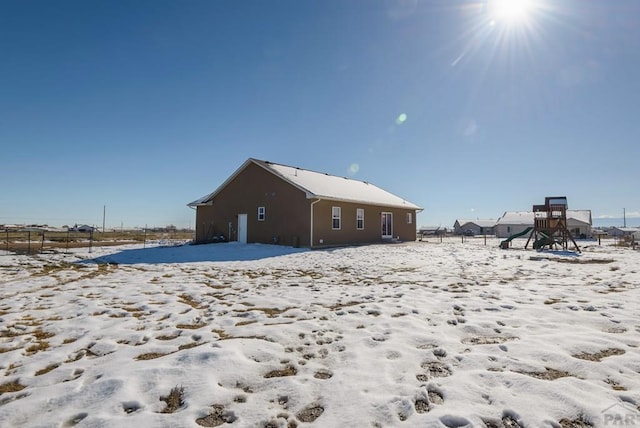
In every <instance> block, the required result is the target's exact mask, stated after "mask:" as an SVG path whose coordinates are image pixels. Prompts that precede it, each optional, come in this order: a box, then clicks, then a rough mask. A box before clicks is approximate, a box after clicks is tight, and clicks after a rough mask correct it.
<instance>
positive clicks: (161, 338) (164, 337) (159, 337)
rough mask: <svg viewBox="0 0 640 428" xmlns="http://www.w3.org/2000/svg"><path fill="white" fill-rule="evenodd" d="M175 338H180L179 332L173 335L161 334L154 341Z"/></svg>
mask: <svg viewBox="0 0 640 428" xmlns="http://www.w3.org/2000/svg"><path fill="white" fill-rule="evenodd" d="M177 337H180V332H177V333H174V334H162V335H160V336H158V337H156V339H158V340H173V339H175V338H177Z"/></svg>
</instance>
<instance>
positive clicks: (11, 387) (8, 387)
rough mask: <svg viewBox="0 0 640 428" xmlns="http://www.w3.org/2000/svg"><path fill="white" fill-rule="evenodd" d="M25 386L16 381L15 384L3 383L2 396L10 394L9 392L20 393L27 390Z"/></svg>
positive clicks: (0, 390) (0, 387)
mask: <svg viewBox="0 0 640 428" xmlns="http://www.w3.org/2000/svg"><path fill="white" fill-rule="evenodd" d="M25 388H26V386H25V385H21V384H20V382H19V381H17V380H14V381H13V382H9V383H3V384H2V385H0V395H2V394H5V393H8V392H18V391H22V390H23V389H25Z"/></svg>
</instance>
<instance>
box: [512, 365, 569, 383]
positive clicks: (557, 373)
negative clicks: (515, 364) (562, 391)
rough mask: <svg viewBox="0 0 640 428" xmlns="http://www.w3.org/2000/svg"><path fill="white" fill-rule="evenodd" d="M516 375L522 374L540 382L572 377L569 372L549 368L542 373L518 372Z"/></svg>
mask: <svg viewBox="0 0 640 428" xmlns="http://www.w3.org/2000/svg"><path fill="white" fill-rule="evenodd" d="M516 373H520V374H524V375H527V376H531V377H534V378H536V379H542V380H556V379H560V378H561V377H569V376H573V375H572V374H571V373H569V372H565V371H562V370H556V369H551V368H549V367H545V371H543V372H519V371H516Z"/></svg>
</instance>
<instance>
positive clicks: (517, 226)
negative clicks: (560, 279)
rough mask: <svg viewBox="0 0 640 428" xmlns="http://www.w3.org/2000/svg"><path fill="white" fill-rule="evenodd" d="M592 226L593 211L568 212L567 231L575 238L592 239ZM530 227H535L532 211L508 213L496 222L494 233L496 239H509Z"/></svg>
mask: <svg viewBox="0 0 640 428" xmlns="http://www.w3.org/2000/svg"><path fill="white" fill-rule="evenodd" d="M591 226H592V220H591V210H567V229H569V231H570V232H571V234H572V235H573V236H574V237H575V238H591V237H592V231H591ZM528 227H533V212H532V211H506V212H505V213H504V214H503V215H502V217H500V218H499V219H498V221H497V222H496V225H495V228H494V231H495V235H496V237H498V238H508V237H509V236H511V235H514V234H516V233H520V232H523V231H524V230H525V229H526V228H528Z"/></svg>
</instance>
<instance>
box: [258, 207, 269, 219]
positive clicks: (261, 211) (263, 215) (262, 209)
mask: <svg viewBox="0 0 640 428" xmlns="http://www.w3.org/2000/svg"><path fill="white" fill-rule="evenodd" d="M266 214H267V211H266V209H265V207H258V221H264V219H265V218H267V215H266Z"/></svg>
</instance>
